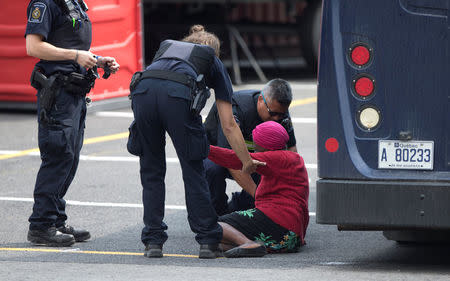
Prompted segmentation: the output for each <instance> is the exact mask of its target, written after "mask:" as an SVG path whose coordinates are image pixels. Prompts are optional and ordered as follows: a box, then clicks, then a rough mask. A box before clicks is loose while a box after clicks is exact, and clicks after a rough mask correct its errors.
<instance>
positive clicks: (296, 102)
mask: <svg viewBox="0 0 450 281" xmlns="http://www.w3.org/2000/svg"><path fill="white" fill-rule="evenodd" d="M315 102H317V97H311V98H306V99H301V100H294V101H292V102H291V105H290V107H294V106H299V105H305V104H311V103H315Z"/></svg>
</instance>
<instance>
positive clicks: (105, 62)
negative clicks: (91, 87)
mask: <svg viewBox="0 0 450 281" xmlns="http://www.w3.org/2000/svg"><path fill="white" fill-rule="evenodd" d="M97 65H98V66H99V67H101V68H105V66H108V67H109V69H110V70H111V73H116V72H117V70H119V67H120V65H119V64H118V63H117V61H116V59H115V58H113V57H98V60H97Z"/></svg>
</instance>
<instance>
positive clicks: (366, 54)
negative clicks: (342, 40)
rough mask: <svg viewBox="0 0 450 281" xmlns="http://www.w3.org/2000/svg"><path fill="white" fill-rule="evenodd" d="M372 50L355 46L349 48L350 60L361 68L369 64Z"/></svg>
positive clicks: (362, 46) (364, 46) (363, 46)
mask: <svg viewBox="0 0 450 281" xmlns="http://www.w3.org/2000/svg"><path fill="white" fill-rule="evenodd" d="M371 57H372V49H371V48H369V47H368V46H366V45H361V44H356V45H354V46H353V47H352V48H350V59H351V61H352V62H353V63H354V64H355V65H356V66H358V67H363V66H365V65H367V64H368V63H369V62H370V59H371Z"/></svg>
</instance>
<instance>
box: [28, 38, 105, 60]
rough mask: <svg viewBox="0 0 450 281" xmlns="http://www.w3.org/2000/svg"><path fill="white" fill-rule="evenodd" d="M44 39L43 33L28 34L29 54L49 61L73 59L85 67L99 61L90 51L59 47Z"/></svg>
mask: <svg viewBox="0 0 450 281" xmlns="http://www.w3.org/2000/svg"><path fill="white" fill-rule="evenodd" d="M42 39H43V36H42V35H39V34H27V36H26V40H25V41H26V49H27V54H28V55H29V56H32V57H36V58H38V59H42V60H48V61H58V60H73V61H75V62H77V63H78V64H80V65H81V66H82V67H85V68H92V67H93V66H95V64H96V63H97V59H95V57H94V54H92V53H91V52H89V51H83V50H74V49H64V48H58V47H55V46H53V45H52V44H50V43H47V42H45V41H43V40H42Z"/></svg>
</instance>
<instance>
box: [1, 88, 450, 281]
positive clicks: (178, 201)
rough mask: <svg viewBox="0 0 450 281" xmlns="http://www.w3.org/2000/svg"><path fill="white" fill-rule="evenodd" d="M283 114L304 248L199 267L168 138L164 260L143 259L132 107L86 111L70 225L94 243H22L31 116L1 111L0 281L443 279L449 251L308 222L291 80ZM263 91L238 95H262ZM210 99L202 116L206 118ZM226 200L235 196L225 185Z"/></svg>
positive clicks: (309, 133)
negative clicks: (297, 181) (302, 206)
mask: <svg viewBox="0 0 450 281" xmlns="http://www.w3.org/2000/svg"><path fill="white" fill-rule="evenodd" d="M291 82H292V86H293V90H294V101H293V104H292V106H291V109H290V112H291V116H292V117H293V125H294V128H295V135H296V138H297V147H298V150H299V153H300V154H301V155H302V156H303V158H304V159H305V162H306V164H307V170H308V174H309V178H310V198H309V211H310V224H309V227H308V231H307V235H306V243H307V244H306V245H305V246H304V247H302V248H301V250H300V252H298V253H293V254H270V255H266V256H265V257H262V258H246V259H226V258H219V259H215V260H200V259H198V257H197V255H198V249H199V246H198V244H197V243H196V241H195V239H194V235H193V233H192V232H191V230H190V228H189V225H188V223H187V212H186V208H185V200H184V187H183V181H182V178H181V169H180V165H179V163H178V160H177V157H176V153H175V151H174V148H173V146H172V144H171V142H170V138H168V139H167V146H166V157H167V174H166V212H165V222H166V223H167V225H168V226H169V229H168V235H169V239H168V241H167V242H166V244H165V245H164V255H165V256H164V257H163V258H162V259H148V258H145V257H143V254H142V253H143V248H144V246H143V245H142V243H141V242H140V232H141V229H142V226H143V223H142V214H143V210H142V202H141V191H142V189H141V186H140V179H139V163H138V158H137V157H134V156H132V155H130V154H128V152H127V151H126V141H127V130H128V126H129V125H130V123H131V121H132V112H131V110H130V108H129V105H128V104H126V105H125V107H124V108H120V109H115V110H109V111H103V110H95V109H94V108H92V109H90V113H89V114H88V117H87V122H86V132H85V143H84V146H83V149H82V151H81V155H82V156H81V160H80V165H79V168H78V172H77V175H76V177H75V179H74V181H73V183H72V185H71V187H70V189H69V192H68V193H67V195H66V199H67V202H68V207H67V213H68V215H69V220H68V223H69V224H71V225H74V226H78V227H82V228H86V229H88V230H90V231H91V234H92V238H91V239H90V240H89V241H87V242H84V243H76V244H75V245H74V246H72V247H67V248H47V247H34V246H32V245H31V244H29V243H28V242H27V241H26V234H27V229H28V221H27V220H28V217H29V215H30V213H31V208H32V202H33V198H32V194H33V188H34V181H35V179H36V173H37V171H38V169H39V165H40V158H39V152H38V149H37V123H36V116H35V114H34V113H32V112H11V111H8V112H0V280H8V281H12V280H54V279H58V280H274V279H275V280H277V279H278V280H450V246H449V245H448V244H447V245H446V244H429V245H423V244H422V245H417V244H398V243H396V242H394V241H388V240H386V239H385V238H384V237H383V235H382V233H381V232H373V231H352V232H340V231H338V230H337V228H336V226H330V225H318V224H316V223H315V207H316V203H315V200H316V184H315V182H316V180H317V153H316V150H317V149H316V148H317V147H316V146H317V145H316V130H317V123H316V106H317V104H316V92H317V91H316V85H315V83H314V82H312V81H300V82H299V81H291ZM261 87H262V84H254V85H250V84H246V85H244V86H242V87H235V90H237V89H241V88H256V89H259V88H261ZM210 106H211V99H210V101H209V102H208V105H207V107H206V108H205V109H204V110H203V111H202V114H203V115H206V114H207V112H208V109H209V107H210ZM228 183H229V186H230V187H231V188H230V189H229V190H228V192H229V194H231V192H232V191H237V190H239V187H238V186H237V185H236V184H235V183H234V182H232V181H229V182H228Z"/></svg>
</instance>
